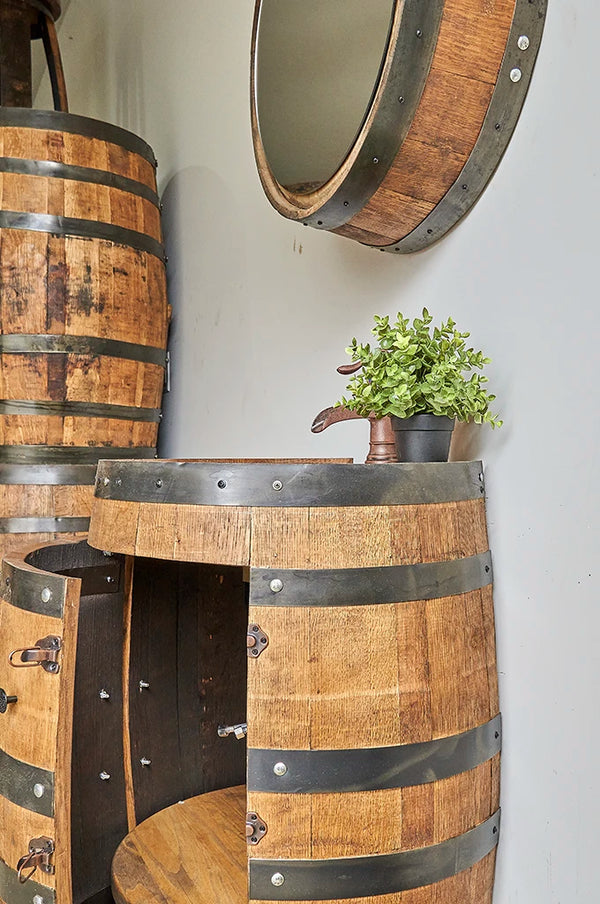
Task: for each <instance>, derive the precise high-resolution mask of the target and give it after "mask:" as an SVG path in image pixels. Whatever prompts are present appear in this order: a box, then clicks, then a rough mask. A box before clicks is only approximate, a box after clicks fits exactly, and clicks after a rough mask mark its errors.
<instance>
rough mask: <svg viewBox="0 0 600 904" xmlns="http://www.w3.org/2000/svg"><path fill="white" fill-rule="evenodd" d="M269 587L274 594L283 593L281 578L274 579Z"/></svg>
mask: <svg viewBox="0 0 600 904" xmlns="http://www.w3.org/2000/svg"><path fill="white" fill-rule="evenodd" d="M269 587H270V588H271V590H272V591H273V593H281V591H282V590H283V581H281V580H280V579H279V578H273V580H272V581H271V583H270V584H269Z"/></svg>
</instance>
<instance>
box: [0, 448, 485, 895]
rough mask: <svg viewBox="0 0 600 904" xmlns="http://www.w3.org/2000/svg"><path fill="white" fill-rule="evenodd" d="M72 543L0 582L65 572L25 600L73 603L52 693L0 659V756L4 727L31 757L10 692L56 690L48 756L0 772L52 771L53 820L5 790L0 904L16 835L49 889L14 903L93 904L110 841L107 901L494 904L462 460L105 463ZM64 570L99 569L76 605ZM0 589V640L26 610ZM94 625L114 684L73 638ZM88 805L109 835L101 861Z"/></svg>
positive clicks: (28, 701) (468, 465)
mask: <svg viewBox="0 0 600 904" xmlns="http://www.w3.org/2000/svg"><path fill="white" fill-rule="evenodd" d="M89 542H90V544H91V545H92V546H93V547H96V549H90V548H89V547H87V546H85V544H79V545H77V544H76V545H75V546H73V545H71V546H70V547H69V546H67V547H63V546H54V547H47V548H46V549H42V550H39V551H38V552H35V553H33V556H32V555H29V556H28V557H26V560H24V561H23V562H22V563H21V564H20V565H19V566H18V568H20V569H21V570H22V571H23V572H24V573H26V574H27V580H28V581H30V580H31V578H30V577H29V575H30V574H35V573H36V570H37V569H40V568H46V569H47V570H48V572H53V571H54V572H62V573H63V574H62V576H58V575H57V574H51V576H50V577H47V575H46V574H44V573H41V574H42V577H41V578H39V577H36V580H39V581H41V583H44V582H46V583H45V584H44V586H46V584H48V586H50V585H49V583H48V582H49V581H51V580H53V581H55V582H60V586H61V587H62V586H63V585H64V586H65V588H66V589H65V590H64V593H66V594H71V596H70V597H69V599H71V600H72V601H73V602H72V603H71V604H69V605H67V606H66V607H64V609H63V615H62V616H60V615H57V614H56V613H54V615H53V616H52V617H53V618H55V619H56V618H61V617H62V618H63V619H64V624H57V623H53V624H51V625H50V623H48V626H47V625H46V624H44V625H43V626H42V625H41V624H39V626H38V624H37V623H36V626H35V630H33V628H32V629H31V630H33V633H36V631H37V634H40V637H42V634H43V633H44V631H43V630H42V629H43V628H44V629H46V628H47V631H46V633H48V634H50V633H53V634H55V635H57V634H59V633H60V631H61V630H62V631H63V632H64V633H65V637H66V636H67V635H68V631H69V625H68V623H67V621H68V619H70V620H71V623H72V625H73V627H72V629H71V635H70V636H71V638H74V637H75V636H76V633H77V631H76V621H77V612H78V611H79V613H80V614H79V618H80V619H81V618H82V617H84V615H85V613H86V611H87V615H85V617H87V619H88V621H87V622H86V623H85V624H84V622H81V623H80V627H79V647H78V649H77V656H76V657H75V648H74V643H73V640H71V641H69V642H68V643H67V642H65V643H64V644H63V646H62V649H61V652H60V654H59V657H57V658H60V657H64V664H63V665H62V666H61V672H60V674H59V675H56V674H54V675H52V674H50V673H46V672H43V670H40V669H39V668H38V669H35V670H31V671H29V670H25V669H24V670H22V671H21V672H17V671H16V670H15V669H14V668H13V666H12V665H11V664H10V662H8V656H9V654H10V653H11V652H12V650H11V651H9V650H8V647H7V650H4V649H3V650H2V655H1V660H2V661H1V664H0V678H1V679H2V681H1V683H2V687H3V688H5V690H6V694H7V696H8V695H11V696H16V697H17V701H16V702H14V703H8V704H7V705H6V713H5V714H4V715H2V716H0V719H2V720H3V723H2V727H3V728H5V727H7V729H6V730H5V731H3V737H7V738H9V739H11V738H13V737H16V735H17V734H18V733H19V734H20V735H21V736H22V728H21V727H19V726H20V718H21V715H24V716H25V717H26V719H28V720H29V722H28V725H31V736H32V737H33V738H34V737H35V732H34V729H33V721H32V719H33V717H32V713H33V711H34V710H35V708H36V706H38V705H39V699H40V698H39V689H38V691H36V695H35V697H33V696H31V695H30V692H29V691H28V688H27V686H26V684H25V681H26V679H28V678H29V676H30V675H34V676H35V677H36V680H37V681H38V682H44V681H46V680H47V681H50V680H51V679H54V680H55V681H56V679H58V680H59V681H60V680H61V679H64V683H65V688H64V689H63V692H62V696H60V692H59V700H58V704H57V706H58V713H59V717H58V723H57V724H56V725H55V724H54V723H53V724H52V725H49V726H48V727H47V728H45V729H44V735H45V736H46V737H47V738H50V739H52V738H53V739H54V740H53V741H52V740H51V741H50V746H52V744H54V749H55V750H56V755H55V756H54V758H52V756H48V755H46V756H45V759H44V762H43V763H42V762H37V759H36V754H35V752H36V745H35V744H34V743H33V742H31V743H30V744H29V745H28V746H26V747H25V748H23V746H21V747H19V749H17V747H18V743H17V742H16V741H15V742H14V743H13V742H12V741H11V744H12V746H11V747H10V749H8V750H6V751H5V754H7V755H9V756H11V757H12V758H13V759H15V760H19V761H20V762H21V764H27V765H28V766H30V767H32V768H34V767H36V768H38V767H43V768H44V769H46V771H47V772H48V773H51V772H54V776H53V782H54V785H53V787H54V789H55V791H54V793H55V795H56V807H57V810H56V814H61V815H60V817H59V816H58V815H55V817H54V820H55V822H54V823H52V819H53V817H52V815H51V814H46V815H45V816H44V817H43V819H42V817H41V816H40V815H39V814H37V813H35V811H34V810H33V809H32V808H31V800H29V799H28V801H23V800H21V801H17V802H15V801H11V800H8V797H9V794H8V792H7V788H6V784H7V783H6V782H5V783H4V786H3V787H2V788H0V794H2V795H3V799H2V800H1V801H0V806H4V807H5V810H6V813H7V815H8V817H9V824H10V825H11V829H12V826H13V824H14V825H18V826H19V832H20V835H19V837H18V838H17V835H18V834H19V833H17V832H16V831H12V830H11V833H10V835H11V843H10V845H9V846H8V847H7V844H6V841H5V840H3V841H1V842H0V844H1V845H3V847H2V849H1V850H0V858H1V859H2V862H3V864H4V865H3V867H2V868H3V870H4V879H3V884H0V889H1V890H2V894H1V895H0V897H2V898H3V900H4V901H5V902H6V904H13V901H16V900H19V901H21V900H25V899H24V898H17V897H15V896H14V895H13V892H14V890H15V889H16V888H17V886H18V885H19V883H18V879H16V878H15V877H16V872H15V866H16V864H17V861H18V858H19V857H21V856H23V855H25V854H26V852H27V845H28V843H29V842H30V841H31V839H32V838H34V836H35V833H38V837H41V836H45V837H48V838H52V839H53V842H54V848H53V849H54V853H53V855H52V857H53V859H51V860H50V862H51V863H52V864H53V865H55V867H56V877H55V878H56V889H57V891H56V896H55V893H54V891H53V885H54V883H53V881H52V877H49V876H48V874H46V873H44V871H43V869H39V870H38V871H37V873H36V875H35V876H33V877H32V878H31V879H30V880H29V882H27V883H25V885H22V886H20V888H19V891H22V890H23V889H27V887H28V886H29V890H28V891H27V900H28V901H30V900H31V894H32V892H31V889H32V888H33V885H32V884H31V883H33V882H36V883H38V885H37V886H36V888H37V889H38V890H37V892H36V893H38V894H39V895H40V899H41V900H40V901H37V902H36V904H42V901H43V902H44V904H51V902H52V901H56V902H57V904H70V902H71V901H73V902H76V904H79V902H82V901H84V900H94V902H95V901H96V899H97V900H98V901H100V900H109V899H108V897H107V895H108V892H107V887H108V881H109V880H108V871H109V863H110V857H111V856H112V852H114V849H115V848H117V845H118V849H117V852H116V855H115V857H114V862H113V870H112V888H113V895H114V897H115V900H116V901H117V902H118V904H125V902H127V904H159V902H160V904H166V902H172V904H179V902H180V901H181V902H184V901H185V902H186V904H187V902H190V901H191V902H194V904H229V902H231V904H243V902H247V901H252V902H263V901H284V900H285V901H288V900H294V901H316V900H319V901H324V902H332V901H345V902H353V904H354V902H357V904H358V902H364V901H365V900H368V902H369V904H427V902H433V901H435V902H436V904H490V902H491V899H492V887H493V875H494V862H495V852H496V844H497V841H498V835H499V810H498V793H499V758H500V745H501V724H500V717H499V712H498V697H497V679H496V664H495V644H494V616H493V603H492V572H491V559H490V553H489V549H488V543H487V533H486V524H485V502H484V484H483V475H482V471H481V465H480V464H479V463H477V462H455V463H439V464H420V463H419V464H385V465H366V466H365V465H354V464H341V463H329V462H289V461H288V462H283V461H282V462H274V461H272V462H268V461H265V462H225V461H220V462H208V461H103V462H100V464H99V468H98V475H97V480H96V497H95V501H94V509H93V513H92V522H91V530H90V536H89ZM74 548H75V549H78V550H79V552H78V556H79V558H81V556H83V558H84V560H86V561H87V557H91V558H90V559H89V566H91V567H92V569H100V571H97V572H96V576H95V577H93V578H92V577H91V576H90V575H91V572H88V577H87V578H86V576H85V575H84V574H83V573H82V585H81V587H79V590H78V586H79V585H77V584H76V582H77V573H78V572H77V568H78V567H81V566H76V565H73V562H72V557H73V555H74V553H73V552H71V553H69V554H67V553H66V552H64V550H65V549H71V550H73V549H74ZM57 550H59V552H57ZM60 550H63V552H60ZM106 553H111V555H106ZM48 557H49V558H48ZM69 562H70V564H69ZM36 566H37V569H36ZM117 566H118V568H119V578H118V580H117V579H116V574H115V573H114V569H115V568H116V567H117ZM85 567H88V566H85ZM4 568H5V572H4V574H5V577H4V582H5V580H6V577H8V578H10V579H11V584H12V588H13V589H12V596H9V595H8V594H7V592H6V590H5V593H4V599H3V601H2V610H1V612H2V616H1V617H2V620H3V621H2V623H0V627H2V631H3V636H6V635H7V634H8V633H9V632H8V631H5V630H4V626H5V625H10V633H11V634H12V637H11V641H12V640H13V638H14V637H15V634H14V631H15V629H16V627H17V626H19V625H20V623H21V622H22V621H23V619H25V618H26V617H27V616H28V614H29V611H28V609H27V608H26V607H25V608H19V606H18V605H16V604H15V596H14V594H15V590H14V584H15V575H14V572H15V569H17V570H18V568H17V563H16V562H14V561H11V560H7V561H6V562H5V566H4ZM7 569H8V571H7ZM103 569H104V572H103ZM106 569H109V571H106ZM110 569H113V571H110ZM19 573H20V572H19ZM103 573H104V576H105V578H106V577H109V576H112V577H115V581H114V583H113V584H112V587H113V588H114V589H115V590H116V591H117V592H116V593H114V594H113V596H112V598H111V603H112V604H113V608H112V610H111V611H112V615H111V616H110V617H109V616H105V615H103V612H104V611H105V607H106V606H107V605H108V603H107V602H106V601H107V599H108V597H107V596H106V586H104V587H103V586H101V587H100V589H101V590H102V594H100V595H99V596H91V597H90V596H88V595H87V591H86V581H87V588H88V589H89V588H90V587H92V589H94V590H97V589H98V583H97V582H98V579H99V578H101V576H102V574H103ZM4 582H3V586H4ZM111 583H112V582H108V584H109V585H110V584H111ZM105 584H106V581H105ZM35 586H37V585H35ZM52 586H53V587H54V585H52ZM40 587H41V584H40ZM117 588H118V590H117ZM41 590H43V587H42V588H41ZM41 590H40V593H41ZM52 592H53V594H54V590H53V591H52ZM62 592H63V591H62V590H61V593H62ZM77 592H79V594H80V600H81V602H80V603H78V601H77V600H76V597H77ZM19 593H20V591H19ZM19 593H18V594H17V597H16V598H17V599H21V598H22V596H20V595H19ZM38 595H39V594H38ZM65 599H66V597H65ZM84 601H87V602H85V603H84ZM109 608H110V607H109ZM107 611H108V610H107ZM65 613H66V615H65ZM36 617H37V618H38V619H39V618H43V616H41V615H38V616H36ZM44 617H46V618H48V615H47V614H46V616H44ZM106 618H108V622H107V623H106V630H107V631H108V635H107V637H108V647H109V655H108V660H110V662H111V663H112V665H111V666H110V669H111V671H110V675H109V674H108V673H106V672H103V671H102V665H103V663H102V661H103V655H102V653H101V652H100V648H99V647H98V643H97V642H95V641H94V640H93V638H94V636H96V637H97V636H98V635H95V632H96V631H97V630H98V627H97V626H96V625H95V624H94V619H97V620H98V626H99V625H100V624H102V623H104V622H105V620H106ZM90 619H91V620H90ZM123 626H124V632H123V634H122V636H123V637H124V644H123V646H121V643H120V640H119V641H117V634H119V637H120V636H121V632H122V629H123ZM51 627H52V628H54V630H53V631H52V632H51V631H50V628H51ZM111 631H112V632H113V633H112V635H111V633H110V632H111ZM73 632H74V633H73ZM29 633H31V631H30V632H29ZM244 633H245V634H246V644H244ZM37 634H36V638H37ZM21 635H23V636H24V634H23V631H21ZM27 636H29V634H27ZM28 643H29V641H27V642H26V641H23V642H22V643H21V638H20V637H19V643H16V642H15V643H14V646H15V647H17V646H19V647H24V648H25V647H27V646H28ZM86 644H87V647H86ZM9 646H10V644H9ZM115 646H116V647H117V652H115ZM106 648H107V645H106V643H105V642H102V644H101V649H102V650H105V649H106ZM117 653H118V655H117ZM75 659H76V662H75ZM13 660H14V657H13ZM13 665H14V661H13ZM108 667H109V666H108V663H107V668H108ZM73 676H74V678H73ZM17 677H18V678H19V680H20V682H21V683H18V684H17V683H15V681H16V678H17ZM121 683H122V691H121ZM109 684H110V687H109V686H108V685H109ZM100 685H102V686H100ZM73 688H74V693H73ZM69 689H70V690H69ZM103 690H104V691H105V693H109V694H110V699H109V700H106V699H102V695H101V691H103ZM54 693H57V692H56V690H55V691H54ZM71 700H74V704H73V702H70V701H71ZM102 707H106V708H105V709H102ZM54 709H56V706H55V707H54ZM53 711H54V710H53ZM107 713H110V714H111V718H112V719H113V720H114V721H113V722H112V723H111V724H112V725H113V728H112V729H111V731H112V734H111V733H110V731H109V726H108V722H107V723H106V726H105V725H104V722H103V714H107ZM61 720H62V721H61ZM109 721H110V720H109ZM121 721H122V724H123V726H124V728H125V730H124V732H123V733H122V734H120V732H119V729H118V727H116V726H118V725H119V724H120V723H121ZM61 726H62V727H61ZM71 731H72V733H73V741H72V746H73V757H72V768H71V765H70V763H69V761H70V759H71V756H70V741H69V732H71ZM246 733H247V738H245V735H246ZM15 744H16V745H17V746H15ZM9 746H10V745H9ZM111 757H113V758H112V759H110V758H111ZM109 760H110V765H105V763H109ZM120 762H123V763H124V765H122V766H120V765H119V763H120ZM23 768H25V766H23ZM102 772H104V775H107V774H108V776H109V778H102V775H101V773H102ZM0 774H1V770H0ZM244 781H245V785H244ZM67 788H70V795H71V800H72V803H71V807H70V809H69V804H68V797H69V794H68V792H67ZM85 795H88V801H92V802H93V806H94V807H95V808H97V810H98V812H99V813H100V816H101V819H102V818H103V817H102V814H105V816H106V814H107V813H109V812H110V814H112V815H111V819H112V823H111V825H110V830H109V831H105V835H106V842H105V843H104V844H101V845H99V847H98V848H97V849H96V848H95V847H94V844H92V843H91V842H92V837H91V836H88V838H87V840H86V839H85V831H88V832H92V833H93V832H99V831H101V830H100V828H99V827H95V828H90V827H88V828H87V830H86V829H85V825H86V815H85V814H87V813H89V803H88V805H87V806H81V805H80V804H81V801H83V799H84V798H85ZM110 795H114V797H113V799H112V802H111V806H110V808H108V807H107V806H106V800H107V799H108V798H109V797H110ZM13 796H14V795H13ZM15 814H16V815H15ZM16 816H18V819H16ZM40 820H41V822H40ZM82 820H83V822H82ZM244 823H245V828H244ZM81 824H83V826H84V835H83V836H82V837H81V838H80V837H78V833H79V826H80V825H81ZM52 832H54V833H55V834H54V835H52V834H51V833H52ZM119 833H120V837H117V836H118V835H119ZM69 834H70V835H71V838H70V839H69ZM121 839H123V840H121ZM84 841H85V843H84ZM119 841H121V843H120V844H119ZM111 845H112V851H109V848H110V847H111ZM23 846H24V847H23ZM92 850H93V852H94V853H93V856H92V854H91V851H92ZM41 860H43V857H41ZM42 866H43V863H42ZM92 867H93V871H94V881H93V882H91V881H90V880H89V878H88V876H87V874H86V871H89V870H90V869H91V868H92ZM70 869H72V873H73V893H72V895H71V891H70V888H69V870H70ZM61 871H62V872H61ZM75 877H77V881H75ZM98 896H99V897H98ZM102 896H104V897H102Z"/></svg>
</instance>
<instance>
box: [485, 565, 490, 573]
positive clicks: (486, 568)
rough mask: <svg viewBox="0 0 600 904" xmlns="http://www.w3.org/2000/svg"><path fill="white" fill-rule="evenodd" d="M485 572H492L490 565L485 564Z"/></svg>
mask: <svg viewBox="0 0 600 904" xmlns="http://www.w3.org/2000/svg"><path fill="white" fill-rule="evenodd" d="M485 573H486V574H489V573H490V566H489V565H486V566H485Z"/></svg>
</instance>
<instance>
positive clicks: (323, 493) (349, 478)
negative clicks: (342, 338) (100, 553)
mask: <svg viewBox="0 0 600 904" xmlns="http://www.w3.org/2000/svg"><path fill="white" fill-rule="evenodd" d="M95 494H96V497H97V498H99V499H105V500H119V501H122V502H150V503H158V504H165V503H166V504H180V505H210V506H244V507H246V506H249V507H270V508H289V507H307V506H314V507H331V506H334V507H336V506H376V505H410V504H412V505H420V504H432V503H444V502H458V501H466V500H473V499H480V498H483V496H484V494H485V487H484V480H483V471H482V465H481V462H477V461H474V462H402V463H394V464H368V465H361V464H302V465H297V464H272V463H269V462H264V463H260V464H234V463H227V464H223V463H222V462H218V461H217V462H215V461H212V462H203V461H192V460H161V459H156V460H154V461H135V460H130V461H114V460H112V461H111V460H110V459H104V460H103V461H101V462H100V463H99V465H98V474H97V478H96V491H95Z"/></svg>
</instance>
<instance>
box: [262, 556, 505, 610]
mask: <svg viewBox="0 0 600 904" xmlns="http://www.w3.org/2000/svg"><path fill="white" fill-rule="evenodd" d="M491 583H492V557H491V553H490V552H485V553H480V554H479V555H476V556H468V557H465V558H461V559H454V560H451V561H449V562H426V563H419V564H416V565H387V566H382V567H379V568H339V569H336V568H326V569H315V570H312V571H298V570H284V569H277V570H276V569H272V568H251V569H250V605H251V606H367V605H369V606H372V605H376V604H378V603H404V602H408V601H410V600H431V599H439V598H440V597H444V596H454V595H455V594H457V593H469V592H470V591H471V590H479V589H480V588H481V587H485V586H486V585H487V584H491Z"/></svg>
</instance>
